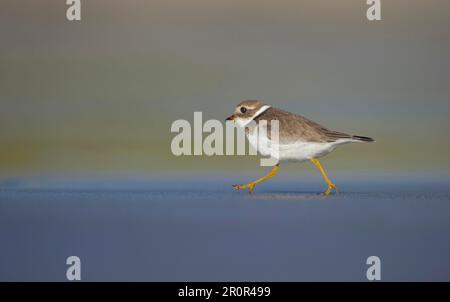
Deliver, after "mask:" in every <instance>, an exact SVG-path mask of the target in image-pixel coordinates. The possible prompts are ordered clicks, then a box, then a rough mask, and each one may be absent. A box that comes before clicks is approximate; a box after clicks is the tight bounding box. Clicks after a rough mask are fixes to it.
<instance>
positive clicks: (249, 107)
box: [226, 100, 270, 127]
mask: <svg viewBox="0 0 450 302" xmlns="http://www.w3.org/2000/svg"><path fill="white" fill-rule="evenodd" d="M269 108H270V106H269V105H266V104H264V103H263V102H261V101H256V100H247V101H243V102H240V103H239V104H238V105H237V106H236V108H235V109H234V113H233V114H232V115H231V116H229V117H227V119H226V120H227V121H235V122H236V123H238V125H239V126H242V127H243V126H245V125H246V124H247V123H249V122H250V121H252V120H253V119H254V118H255V117H257V116H258V115H260V114H261V113H263V112H264V111H266V110H267V109H269Z"/></svg>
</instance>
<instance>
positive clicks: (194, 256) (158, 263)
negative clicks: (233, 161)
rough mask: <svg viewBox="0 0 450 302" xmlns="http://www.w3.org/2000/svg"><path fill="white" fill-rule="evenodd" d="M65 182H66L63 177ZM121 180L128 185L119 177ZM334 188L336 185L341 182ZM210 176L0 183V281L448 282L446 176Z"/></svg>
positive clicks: (449, 246) (448, 189) (449, 207)
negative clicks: (255, 180) (370, 277)
mask: <svg viewBox="0 0 450 302" xmlns="http://www.w3.org/2000/svg"><path fill="white" fill-rule="evenodd" d="M68 187H70V186H68ZM127 187H128V188H127ZM341 187H342V186H341ZM344 188H345V189H344V190H342V192H340V193H339V194H337V195H334V196H330V197H329V198H324V197H322V196H320V195H318V194H317V192H319V191H320V190H321V189H324V188H323V184H321V183H318V182H317V183H314V184H307V183H302V184H298V183H296V182H294V181H292V180H290V181H280V180H278V181H274V182H268V183H267V184H264V186H262V185H261V186H259V187H257V188H256V190H255V193H254V194H252V195H249V194H247V193H246V192H242V191H239V192H238V191H233V190H232V189H231V186H230V184H228V183H224V182H222V181H217V180H214V179H210V180H208V181H207V182H204V181H199V180H198V179H190V180H184V181H169V180H164V181H162V180H161V181H152V182H151V183H149V184H148V185H147V184H146V185H143V186H140V187H132V186H127V184H124V185H122V186H120V185H111V186H110V187H105V186H101V185H100V186H95V185H93V186H92V187H85V188H70V189H67V188H53V189H50V188H4V189H1V190H0V242H1V249H0V281H65V280H66V270H67V267H68V266H67V265H66V258H67V257H69V256H73V255H75V256H78V257H80V259H81V263H82V280H83V281H367V279H366V270H367V268H368V267H369V265H367V264H366V260H367V258H368V257H369V256H378V257H379V258H380V260H381V278H382V280H383V281H450V187H449V186H448V185H447V184H446V183H440V184H436V183H426V184H424V183H422V182H418V181H417V182H411V181H408V182H392V181H391V180H389V181H384V182H383V181H379V182H378V183H374V182H363V181H359V182H358V181H350V180H348V181H344Z"/></svg>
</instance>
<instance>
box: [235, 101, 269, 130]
mask: <svg viewBox="0 0 450 302" xmlns="http://www.w3.org/2000/svg"><path fill="white" fill-rule="evenodd" d="M270 107H271V106H270V105H264V106H262V107H261V108H259V110H258V111H256V112H255V114H253V116H252V117H249V118H246V119H243V118H240V119H237V120H236V123H237V124H238V126H239V127H242V128H243V127H245V126H246V125H247V124H248V123H250V122H251V121H252V120H253V119H254V118H255V117H257V116H258V115H260V114H262V113H263V112H265V111H266V110H267V109H269V108H270Z"/></svg>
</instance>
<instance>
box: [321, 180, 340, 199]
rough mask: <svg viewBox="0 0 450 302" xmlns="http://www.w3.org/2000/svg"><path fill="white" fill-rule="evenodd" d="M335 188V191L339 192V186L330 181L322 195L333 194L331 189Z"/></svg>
mask: <svg viewBox="0 0 450 302" xmlns="http://www.w3.org/2000/svg"><path fill="white" fill-rule="evenodd" d="M333 189H334V191H335V192H336V193H339V191H338V188H337V186H336V185H335V184H334V183H332V182H330V183H329V184H328V188H327V191H326V192H323V193H322V195H324V196H329V195H330V194H331V191H332V190H333Z"/></svg>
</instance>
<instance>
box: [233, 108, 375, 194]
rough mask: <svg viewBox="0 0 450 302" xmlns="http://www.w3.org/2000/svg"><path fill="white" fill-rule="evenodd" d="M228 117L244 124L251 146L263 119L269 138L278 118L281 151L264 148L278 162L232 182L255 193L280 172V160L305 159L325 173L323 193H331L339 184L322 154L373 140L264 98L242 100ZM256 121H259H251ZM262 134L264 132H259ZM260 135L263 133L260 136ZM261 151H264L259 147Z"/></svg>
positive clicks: (268, 138)
mask: <svg viewBox="0 0 450 302" xmlns="http://www.w3.org/2000/svg"><path fill="white" fill-rule="evenodd" d="M227 120H232V121H235V122H236V123H237V124H238V126H239V127H243V128H245V133H246V136H247V139H248V140H249V143H250V145H252V147H254V148H257V144H258V143H257V141H258V137H257V136H258V134H257V131H256V129H257V128H258V126H257V125H258V123H259V122H260V121H262V120H265V121H267V128H268V129H267V133H266V136H265V137H263V139H265V140H269V141H270V135H269V133H270V131H269V127H270V121H272V120H278V123H279V132H278V146H277V147H278V152H276V153H271V151H270V150H269V151H268V150H265V153H266V154H263V155H271V156H273V157H275V158H276V159H277V161H278V162H277V163H276V165H275V166H274V167H273V168H272V170H271V171H270V172H269V174H267V175H266V176H264V177H262V178H260V179H258V180H255V181H252V182H250V183H248V184H244V185H233V187H234V188H235V189H237V190H242V189H248V190H249V193H252V192H253V190H254V188H255V186H256V185H257V184H259V183H261V182H263V181H265V180H267V179H269V178H272V177H273V176H275V175H276V174H277V171H278V167H279V165H280V162H304V161H308V160H309V161H311V162H312V163H313V164H314V166H315V167H316V168H317V169H318V170H319V171H320V173H321V174H322V176H323V178H324V180H325V182H326V184H327V190H326V191H325V192H324V193H322V194H324V195H326V196H328V195H330V193H331V192H332V190H335V191H336V192H337V191H338V189H337V186H336V185H335V184H334V183H333V182H332V181H331V180H330V178H329V177H328V176H327V174H326V172H325V169H324V168H323V167H322V164H321V163H320V161H319V158H321V157H323V156H325V155H327V154H329V153H330V152H332V151H333V150H334V149H336V147H337V146H339V145H342V144H348V143H353V142H373V141H374V140H373V139H372V138H370V137H366V136H358V135H350V134H346V133H343V132H338V131H333V130H329V129H327V128H325V127H323V126H322V125H320V124H318V123H316V122H313V121H312V120H309V119H307V118H306V117H303V116H301V115H297V114H294V113H291V112H288V111H284V110H281V109H277V108H274V107H272V106H270V105H267V104H264V103H263V102H261V101H256V100H248V101H243V102H241V103H240V104H239V105H237V106H236V108H235V111H234V113H233V115H231V116H230V117H228V118H227ZM251 121H255V122H256V123H250V122H251ZM259 135H261V133H260V134H259ZM259 139H261V137H259ZM258 151H260V153H263V152H264V151H263V152H261V150H260V149H258Z"/></svg>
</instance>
